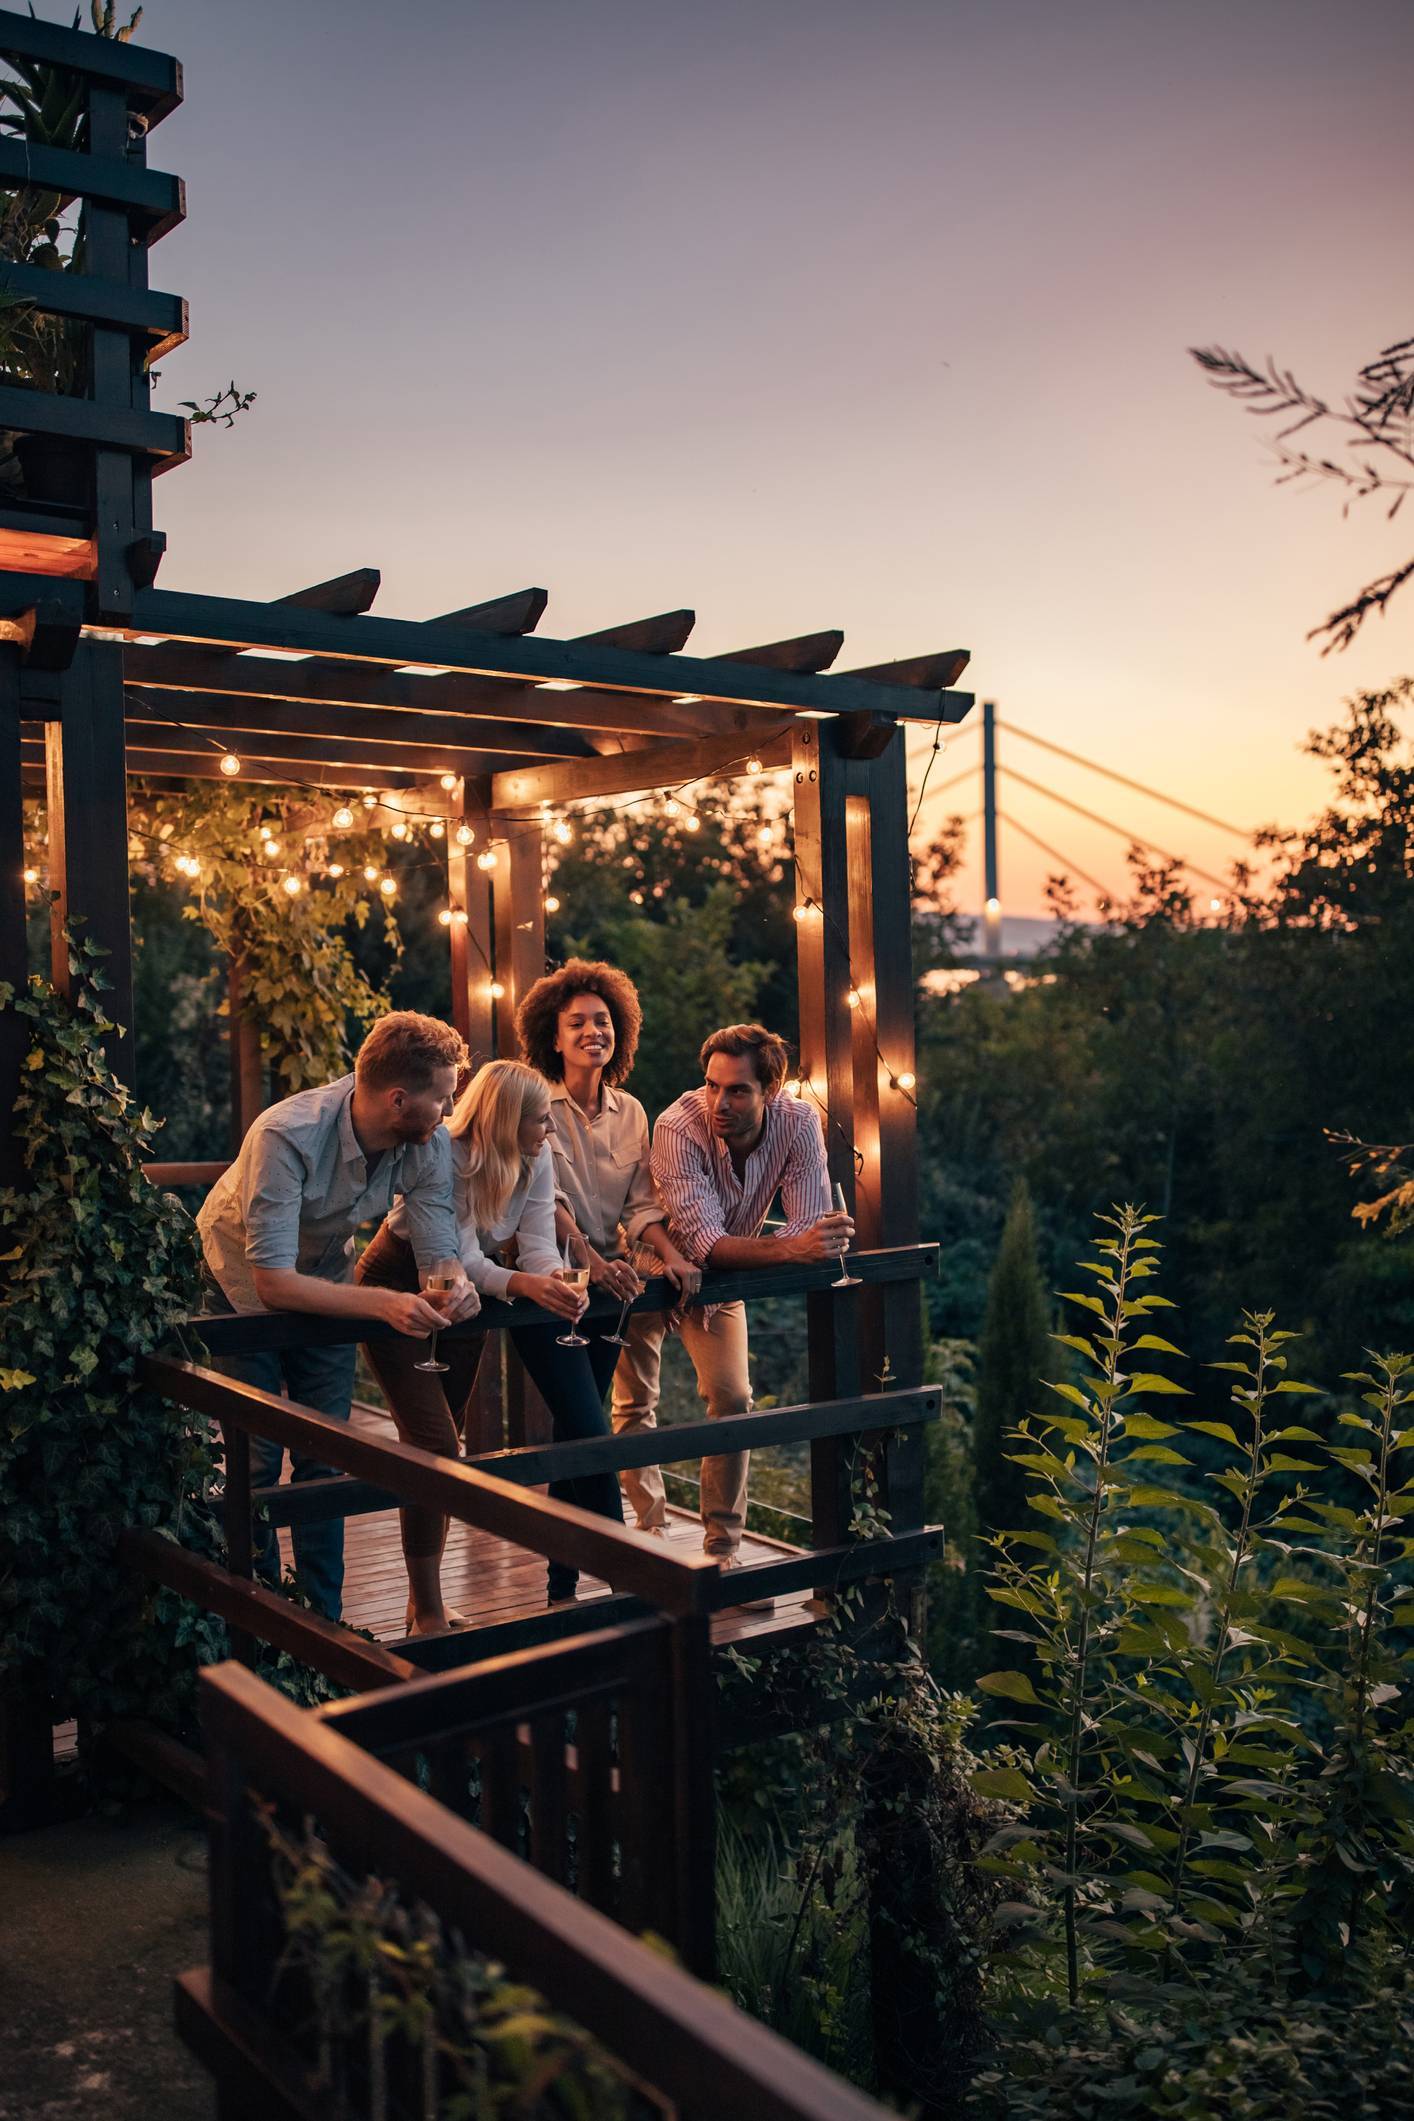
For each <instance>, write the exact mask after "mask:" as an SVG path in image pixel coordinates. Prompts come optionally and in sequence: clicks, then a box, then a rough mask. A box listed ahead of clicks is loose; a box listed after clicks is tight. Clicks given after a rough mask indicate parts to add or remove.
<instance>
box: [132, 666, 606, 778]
mask: <svg viewBox="0 0 1414 2121" xmlns="http://www.w3.org/2000/svg"><path fill="white" fill-rule="evenodd" d="M149 722H172V723H182V722H185V723H196V724H197V725H199V726H200V727H201V728H203V729H210V730H212V731H214V732H223V733H225V734H227V735H229V736H230V738H231V748H232V749H233V750H235V751H239V750H240V748H241V739H242V738H244V737H249V736H250V735H252V734H255V735H259V734H262V733H263V734H265V735H268V736H279V735H288V736H313V737H330V738H338V739H340V740H343V739H347V740H348V741H349V742H350V744H355V743H378V744H393V745H397V746H407V745H430V746H432V747H434V748H435V749H437V750H441V751H445V750H447V749H448V748H449V747H450V748H451V749H453V750H456V751H462V752H466V751H477V750H481V749H486V748H490V747H494V749H495V750H497V751H504V752H508V753H514V754H517V755H524V756H525V757H527V758H531V759H534V758H551V759H577V758H585V757H588V756H590V753H589V752H588V750H587V747H586V744H585V740H584V738H583V737H582V736H580V735H579V734H577V733H576V732H575V731H574V730H571V729H553V728H550V727H548V726H545V727H542V726H541V725H539V724H538V723H535V722H492V721H488V720H486V719H484V718H477V717H475V716H471V715H453V714H417V713H414V712H413V711H412V710H411V709H406V708H380V707H359V708H354V709H349V708H347V707H341V706H337V705H332V706H331V705H323V704H320V703H318V702H314V701H309V700H304V701H300V702H297V703H292V702H287V701H282V700H270V699H262V698H259V697H256V698H254V699H252V698H251V697H249V696H247V695H245V694H243V693H238V692H182V693H176V692H171V691H163V690H161V689H160V688H158V687H155V686H143V687H141V688H139V687H135V686H132V685H129V687H128V729H129V732H130V740H131V733H132V732H133V731H134V730H136V729H138V728H140V727H141V726H143V725H144V724H146V723H149ZM439 770H440V769H439Z"/></svg>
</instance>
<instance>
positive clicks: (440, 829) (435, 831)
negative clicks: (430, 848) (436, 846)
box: [427, 817, 447, 840]
mask: <svg viewBox="0 0 1414 2121" xmlns="http://www.w3.org/2000/svg"><path fill="white" fill-rule="evenodd" d="M427 831H428V834H429V836H430V837H431V838H432V839H434V840H441V839H445V838H446V836H447V828H446V826H445V825H444V824H443V823H442V820H441V819H440V818H439V817H434V818H433V820H432V823H431V824H430V825H429V826H428V828H427Z"/></svg>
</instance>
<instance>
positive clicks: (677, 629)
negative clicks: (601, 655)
mask: <svg viewBox="0 0 1414 2121" xmlns="http://www.w3.org/2000/svg"><path fill="white" fill-rule="evenodd" d="M696 624H697V613H696V612H695V611H660V612H659V613H658V615H657V617H656V618H651V619H630V620H629V621H628V623H627V624H626V625H623V626H603V627H601V628H600V629H599V631H598V632H597V633H577V634H576V635H575V639H576V640H577V641H581V642H590V641H602V642H604V643H605V645H606V646H608V647H610V648H632V649H635V650H636V651H637V652H638V654H639V655H676V654H677V652H678V650H679V649H680V648H681V647H682V645H683V643H684V642H685V641H686V640H687V637H688V635H689V634H690V633H691V632H692V629H693V627H694V626H695V625H696Z"/></svg>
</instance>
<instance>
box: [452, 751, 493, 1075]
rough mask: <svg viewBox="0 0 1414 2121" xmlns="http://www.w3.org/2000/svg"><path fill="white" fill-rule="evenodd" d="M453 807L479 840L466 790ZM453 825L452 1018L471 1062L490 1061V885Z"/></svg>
mask: <svg viewBox="0 0 1414 2121" xmlns="http://www.w3.org/2000/svg"><path fill="white" fill-rule="evenodd" d="M451 807H452V809H453V810H454V811H455V812H456V813H457V815H458V818H459V822H460V824H462V825H464V826H465V827H466V829H467V830H468V831H469V832H473V833H476V834H477V838H478V839H480V838H481V835H482V832H483V831H484V829H485V824H486V819H485V816H484V814H483V813H478V814H477V815H476V816H472V815H471V814H470V811H469V808H468V799H467V791H466V789H465V786H464V785H461V786H459V787H458V789H457V790H456V792H455V793H454V794H453V796H452V798H451ZM456 835H457V827H456V826H455V825H454V826H452V827H451V829H450V832H449V836H448V843H447V887H448V890H447V903H448V905H449V907H450V909H451V914H452V925H451V929H450V940H451V951H452V1022H453V1023H454V1024H455V1025H456V1027H457V1029H458V1031H460V1033H461V1035H462V1037H463V1038H464V1039H465V1040H466V1043H467V1050H468V1052H469V1053H470V1054H471V1058H472V1064H473V1066H475V1065H476V1064H477V1063H478V1062H480V1061H484V1060H489V1059H490V1058H491V1055H492V1052H493V1051H494V1046H493V1017H492V1004H491V994H490V983H491V978H492V955H493V945H492V939H491V884H490V879H489V877H488V876H487V874H486V872H485V870H483V869H480V868H478V867H477V860H476V858H477V855H478V854H479V853H481V852H482V851H483V847H484V841H483V843H482V846H478V845H477V844H476V841H473V842H472V843H471V844H470V845H469V846H462V845H461V844H460V843H459V842H458V840H457V836H456Z"/></svg>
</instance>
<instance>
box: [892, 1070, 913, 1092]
mask: <svg viewBox="0 0 1414 2121" xmlns="http://www.w3.org/2000/svg"><path fill="white" fill-rule="evenodd" d="M917 1082H918V1077H917V1076H916V1075H915V1074H914V1072H913V1070H912V1069H911V1068H905V1069H904V1071H903V1073H902V1075H896V1076H895V1077H894V1084H895V1087H896V1088H898V1089H900V1090H912V1089H914V1088H915V1087H916V1085H917Z"/></svg>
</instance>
